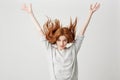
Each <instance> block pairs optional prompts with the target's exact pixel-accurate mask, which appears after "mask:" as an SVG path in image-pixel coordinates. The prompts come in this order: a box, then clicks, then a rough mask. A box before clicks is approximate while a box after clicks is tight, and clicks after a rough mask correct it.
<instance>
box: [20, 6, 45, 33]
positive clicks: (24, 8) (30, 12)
mask: <svg viewBox="0 0 120 80" xmlns="http://www.w3.org/2000/svg"><path fill="white" fill-rule="evenodd" d="M22 10H23V11H26V12H27V13H28V14H29V15H30V16H31V17H32V20H33V23H34V24H35V26H36V27H37V29H38V31H39V32H40V34H41V35H44V32H43V30H42V28H41V26H40V24H39V22H38V21H37V19H36V18H35V16H34V13H33V10H32V4H29V5H28V6H26V4H23V5H22Z"/></svg>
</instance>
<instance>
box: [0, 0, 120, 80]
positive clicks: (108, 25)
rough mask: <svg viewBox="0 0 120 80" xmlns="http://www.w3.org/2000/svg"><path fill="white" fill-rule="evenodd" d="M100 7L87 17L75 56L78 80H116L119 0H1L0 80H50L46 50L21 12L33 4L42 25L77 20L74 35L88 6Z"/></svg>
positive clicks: (118, 69)
mask: <svg viewBox="0 0 120 80" xmlns="http://www.w3.org/2000/svg"><path fill="white" fill-rule="evenodd" d="M95 2H100V3H101V7H100V9H99V10H98V11H96V12H95V13H94V15H93V16H92V19H91V22H90V24H89V26H88V28H87V30H86V33H85V38H84V41H83V44H82V46H81V49H80V51H79V54H78V66H79V67H78V68H79V69H78V70H79V80H120V35H119V34H120V22H119V20H120V15H119V14H120V1H119V0H0V80H49V78H50V76H49V73H48V62H49V61H47V58H46V51H45V49H44V47H42V45H41V43H40V35H39V32H38V30H37V28H36V27H35V25H34V24H33V22H32V20H31V17H30V16H29V15H28V14H27V13H26V12H24V11H22V10H21V6H22V4H23V3H26V4H29V3H32V4H33V11H34V13H35V16H36V17H37V19H38V21H39V22H40V24H41V25H43V23H44V22H45V21H46V20H47V18H46V16H48V17H50V18H51V19H55V18H58V19H59V20H60V21H61V23H62V24H63V25H68V24H69V21H70V17H71V18H72V19H73V20H74V19H75V17H78V24H77V31H78V32H79V30H80V28H81V27H82V24H83V23H84V21H85V19H86V17H87V15H88V10H89V6H90V4H91V3H95Z"/></svg>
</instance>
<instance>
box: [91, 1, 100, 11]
mask: <svg viewBox="0 0 120 80" xmlns="http://www.w3.org/2000/svg"><path fill="white" fill-rule="evenodd" d="M99 7H100V3H95V4H91V5H90V13H94V12H95V11H96V10H98V9H99Z"/></svg>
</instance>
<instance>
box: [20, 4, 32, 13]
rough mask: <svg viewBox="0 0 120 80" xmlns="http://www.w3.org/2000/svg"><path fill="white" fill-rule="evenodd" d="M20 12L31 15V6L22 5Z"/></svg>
mask: <svg viewBox="0 0 120 80" xmlns="http://www.w3.org/2000/svg"><path fill="white" fill-rule="evenodd" d="M22 10H23V11H26V12H27V13H29V14H30V13H32V12H33V11H32V4H29V5H28V6H27V5H26V4H23V5H22Z"/></svg>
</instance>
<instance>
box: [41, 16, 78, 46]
mask: <svg viewBox="0 0 120 80" xmlns="http://www.w3.org/2000/svg"><path fill="white" fill-rule="evenodd" d="M76 25H77V18H76V19H75V21H74V22H72V19H70V24H69V26H66V27H63V26H62V25H61V24H60V21H59V20H58V19H55V20H54V21H51V20H50V19H48V20H47V21H46V22H45V24H44V25H43V31H44V34H45V36H46V39H47V40H48V41H49V42H50V43H52V44H55V43H56V41H57V40H58V38H59V37H60V36H61V35H64V36H65V37H66V38H67V41H68V43H70V42H73V41H74V39H75V34H76Z"/></svg>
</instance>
